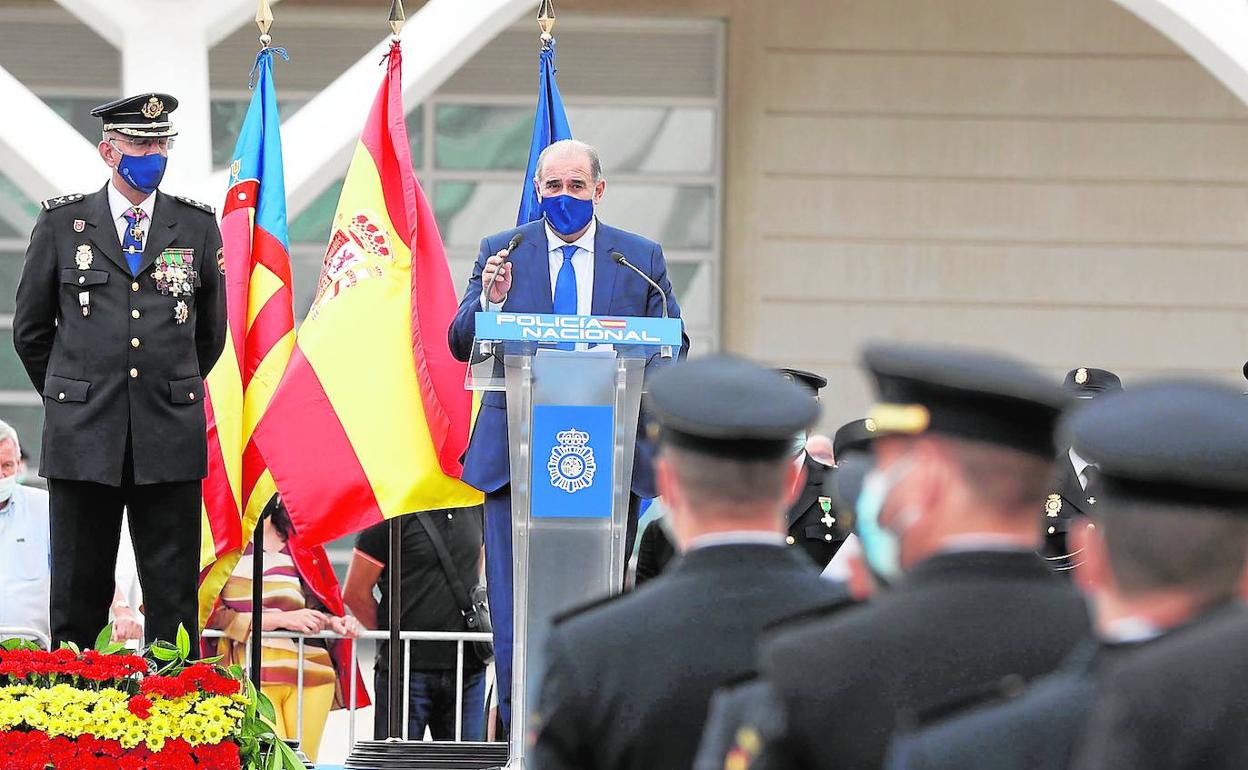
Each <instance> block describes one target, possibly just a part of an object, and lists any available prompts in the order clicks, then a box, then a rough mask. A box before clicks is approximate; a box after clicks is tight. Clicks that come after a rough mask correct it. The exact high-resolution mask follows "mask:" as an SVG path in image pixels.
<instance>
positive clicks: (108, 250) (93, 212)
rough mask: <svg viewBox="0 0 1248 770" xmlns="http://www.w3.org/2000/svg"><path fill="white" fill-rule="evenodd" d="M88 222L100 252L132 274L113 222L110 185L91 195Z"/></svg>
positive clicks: (91, 235)
mask: <svg viewBox="0 0 1248 770" xmlns="http://www.w3.org/2000/svg"><path fill="white" fill-rule="evenodd" d="M86 223H87V224H88V225H90V226H91V228H92V229H91V234H90V235H89V236H88V238H89V239H90V240H91V243H93V244H95V247H96V248H97V249H99V250H100V253H101V254H103V255H104V256H106V257H108V259H109V261H110V262H112V263H113V264H114V265H117V267H119V268H121V271H122V272H123V273H125V274H126V275H130V266H129V265H127V264H126V259H125V257H123V256H122V255H121V241H119V240H117V228H116V226H114V224H113V211H112V209H110V208H109V206H108V185H105V186H104V187H101V188H100V190H99V192H97V193H94V194H93V195H92V196H91V199H90V201H89V202H88V203H87V218H86Z"/></svg>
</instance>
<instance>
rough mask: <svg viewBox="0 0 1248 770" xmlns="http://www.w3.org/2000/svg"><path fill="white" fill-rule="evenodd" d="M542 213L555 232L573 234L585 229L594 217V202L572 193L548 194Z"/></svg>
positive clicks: (543, 202)
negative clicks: (576, 196) (573, 195)
mask: <svg viewBox="0 0 1248 770" xmlns="http://www.w3.org/2000/svg"><path fill="white" fill-rule="evenodd" d="M542 213H543V214H545V215H546V221H547V222H549V223H550V226H551V228H553V229H554V231H555V232H557V233H559V234H560V235H572V234H573V233H579V232H580V231H581V230H583V229H584V228H585V226H586V225H588V224H589V220H591V219H593V218H594V202H593V201H592V200H584V199H582V198H574V197H572V196H571V195H548V196H546V197H545V198H542Z"/></svg>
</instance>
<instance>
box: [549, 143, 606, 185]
mask: <svg viewBox="0 0 1248 770" xmlns="http://www.w3.org/2000/svg"><path fill="white" fill-rule="evenodd" d="M564 150H580V151H581V152H583V153H585V155H586V157H588V158H589V174H590V176H592V177H593V178H594V184H598V183H599V182H601V181H602V161H601V160H600V159H599V158H598V151H597V150H595V149H594V146H593V145H592V144H586V143H585V142H580V141H577V140H576V139H560V140H559V141H557V142H553V143H551V144H548V145H546V149H544V150H542V154H541V155H538V156H537V168H536V169H535V170H534V172H533V181H535V182H537V183H538V184H541V181H542V167H543V166H545V165H546V158H547V157H548V156H549V155H551V154H552V153H556V152H563V151H564Z"/></svg>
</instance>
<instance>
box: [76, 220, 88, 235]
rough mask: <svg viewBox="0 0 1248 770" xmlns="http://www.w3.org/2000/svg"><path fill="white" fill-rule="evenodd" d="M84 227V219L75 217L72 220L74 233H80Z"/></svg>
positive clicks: (85, 226)
mask: <svg viewBox="0 0 1248 770" xmlns="http://www.w3.org/2000/svg"><path fill="white" fill-rule="evenodd" d="M86 229H87V223H86V221H84V220H82V219H75V220H74V232H76V233H80V232H82V231H83V230H86Z"/></svg>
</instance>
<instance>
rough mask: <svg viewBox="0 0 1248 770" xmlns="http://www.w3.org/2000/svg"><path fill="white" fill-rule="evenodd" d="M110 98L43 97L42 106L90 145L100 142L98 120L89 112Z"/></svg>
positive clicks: (100, 125) (100, 126)
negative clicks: (49, 109) (57, 116)
mask: <svg viewBox="0 0 1248 770" xmlns="http://www.w3.org/2000/svg"><path fill="white" fill-rule="evenodd" d="M109 98H110V97H104V98H100V97H96V96H85V97H84V96H45V97H43V101H44V104H47V105H48V106H49V107H51V108H52V111H53V112H55V113H56V114H57V115H60V116H61V117H62V118H63V119H64V120H65V122H66V123H69V124H70V125H71V126H73V127H74V130H75V131H77V132H78V133H80V134H82V135H83V137H84V138H86V139H87V140H88V141H90V142H92V143H96V142H99V141H100V129H101V128H102V127H103V126H102V124H101V123H100V119H99V118H97V117H93V116H92V115H91V110H93V109H95V108H96V107H98V106H100V105H101V104H104V103H105V102H107V101H109Z"/></svg>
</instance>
